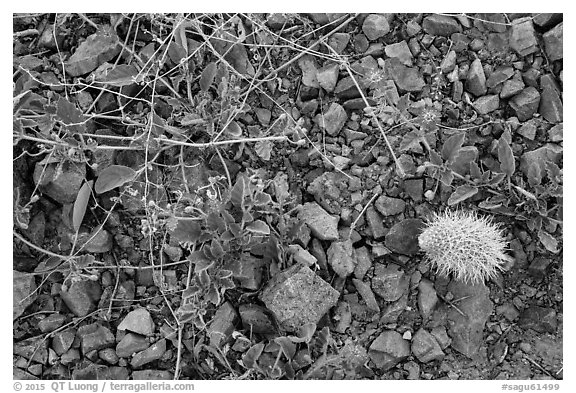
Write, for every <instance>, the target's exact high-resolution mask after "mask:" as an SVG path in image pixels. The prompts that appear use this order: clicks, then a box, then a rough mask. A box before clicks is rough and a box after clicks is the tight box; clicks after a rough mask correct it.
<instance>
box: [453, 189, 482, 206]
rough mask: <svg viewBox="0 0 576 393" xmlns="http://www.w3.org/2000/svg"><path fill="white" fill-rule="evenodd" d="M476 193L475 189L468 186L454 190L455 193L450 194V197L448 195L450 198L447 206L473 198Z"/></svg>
mask: <svg viewBox="0 0 576 393" xmlns="http://www.w3.org/2000/svg"><path fill="white" fill-rule="evenodd" d="M477 193H478V188H477V187H473V186H469V185H463V186H460V187H458V188H456V191H454V192H453V193H452V195H450V198H448V205H449V206H453V205H456V204H458V203H460V202H463V201H465V200H466V199H468V198H470V197H473V196H474V195H476V194H477Z"/></svg>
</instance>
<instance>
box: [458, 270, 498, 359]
mask: <svg viewBox="0 0 576 393" xmlns="http://www.w3.org/2000/svg"><path fill="white" fill-rule="evenodd" d="M448 290H449V291H450V292H451V293H452V294H453V295H454V298H455V299H461V300H460V301H458V303H457V304H456V307H458V310H456V309H455V308H453V307H450V309H449V311H448V317H447V318H448V327H449V329H448V330H449V334H450V336H451V337H452V348H454V349H455V350H456V351H458V352H460V353H461V354H463V355H464V356H466V357H468V358H470V359H472V358H474V357H475V356H476V355H477V354H478V350H479V348H480V346H481V345H482V343H483V331H484V325H485V324H486V321H487V320H488V318H489V317H490V314H491V313H492V308H493V305H492V301H491V300H490V296H489V295H490V290H489V289H488V287H486V285H484V284H483V283H482V284H469V283H463V282H460V281H455V280H453V281H451V282H450V284H449V285H448ZM460 312H462V314H464V315H462V314H461V313H460Z"/></svg>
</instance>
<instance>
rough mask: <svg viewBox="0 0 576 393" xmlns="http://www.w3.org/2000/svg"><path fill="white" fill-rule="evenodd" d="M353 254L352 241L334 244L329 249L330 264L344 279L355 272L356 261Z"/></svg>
mask: <svg viewBox="0 0 576 393" xmlns="http://www.w3.org/2000/svg"><path fill="white" fill-rule="evenodd" d="M352 252H353V248H352V241H351V240H350V239H348V240H346V241H343V242H333V243H332V244H331V245H330V248H329V249H328V252H327V256H328V264H329V265H330V266H331V267H332V270H334V272H335V273H336V274H337V275H338V276H340V277H342V278H346V277H348V276H349V275H350V274H352V272H353V271H354V267H355V263H356V260H355V259H354V257H353V256H352Z"/></svg>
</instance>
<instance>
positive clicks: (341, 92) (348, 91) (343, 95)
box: [334, 76, 366, 100]
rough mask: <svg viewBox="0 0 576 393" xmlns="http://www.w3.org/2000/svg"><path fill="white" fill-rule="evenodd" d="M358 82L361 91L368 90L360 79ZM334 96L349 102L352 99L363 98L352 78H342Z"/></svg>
mask: <svg viewBox="0 0 576 393" xmlns="http://www.w3.org/2000/svg"><path fill="white" fill-rule="evenodd" d="M356 82H357V83H358V86H360V89H362V90H363V91H365V90H366V87H365V86H364V82H363V81H362V80H361V79H360V78H357V79H356ZM334 94H335V95H336V97H338V98H339V99H340V100H349V99H351V98H358V97H360V96H361V94H360V91H359V90H358V87H357V86H356V83H355V82H354V80H353V79H352V77H350V76H347V77H345V78H342V79H340V80H339V81H338V84H337V85H336V88H335V89H334Z"/></svg>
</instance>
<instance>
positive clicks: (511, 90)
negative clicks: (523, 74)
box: [500, 78, 526, 98]
mask: <svg viewBox="0 0 576 393" xmlns="http://www.w3.org/2000/svg"><path fill="white" fill-rule="evenodd" d="M524 87H526V85H525V84H524V81H523V80H522V79H521V78H518V79H517V78H514V79H510V80H507V81H506V82H504V84H503V85H502V91H501V92H500V98H509V97H512V96H515V95H516V94H518V93H520V92H521V91H522V90H524Z"/></svg>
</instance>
